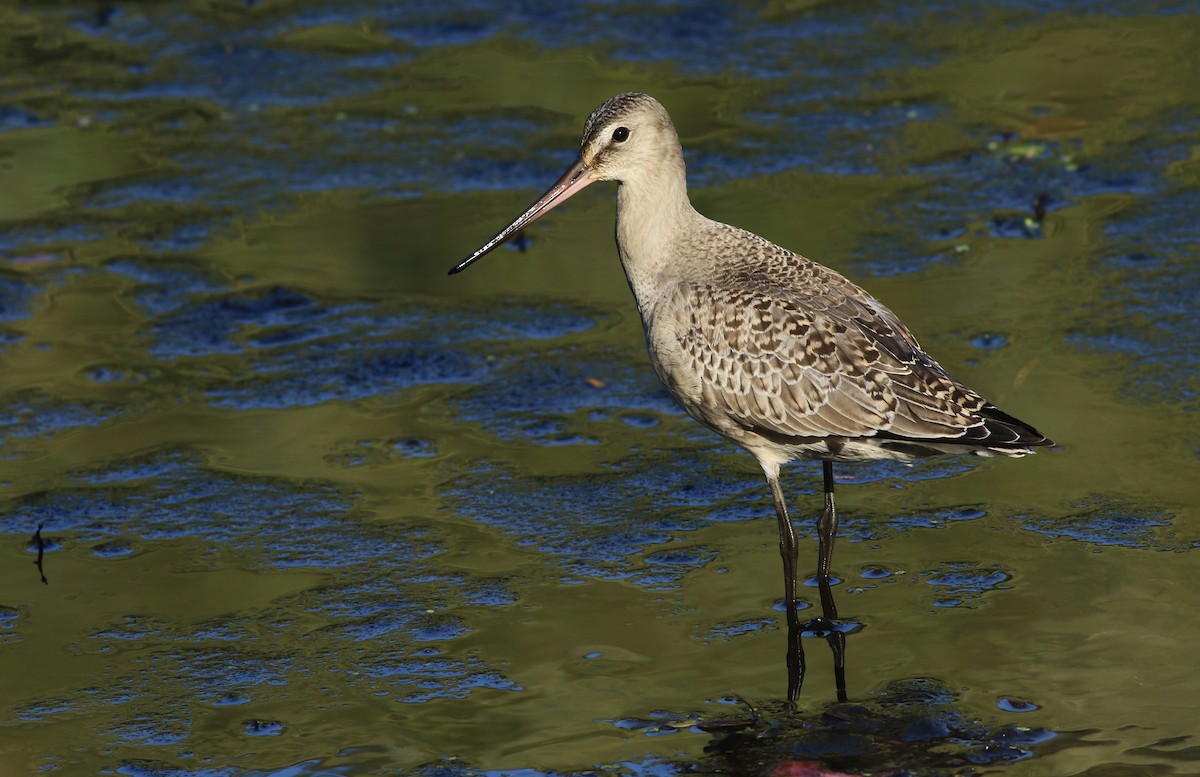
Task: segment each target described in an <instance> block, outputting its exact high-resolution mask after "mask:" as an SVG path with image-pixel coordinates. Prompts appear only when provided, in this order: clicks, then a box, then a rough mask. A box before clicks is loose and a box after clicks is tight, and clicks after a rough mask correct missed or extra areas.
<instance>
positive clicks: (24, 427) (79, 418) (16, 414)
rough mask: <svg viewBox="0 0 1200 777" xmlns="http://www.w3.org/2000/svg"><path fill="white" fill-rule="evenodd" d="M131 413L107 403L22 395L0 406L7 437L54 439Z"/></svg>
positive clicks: (0, 425)
mask: <svg viewBox="0 0 1200 777" xmlns="http://www.w3.org/2000/svg"><path fill="white" fill-rule="evenodd" d="M129 412H130V409H129V408H128V407H122V406H119V405H115V404H110V403H105V402H97V401H94V400H87V401H81V402H72V401H67V400H63V399H59V398H57V397H52V396H50V395H48V394H43V393H35V392H22V393H20V394H18V395H16V396H15V397H13V398H12V399H11V400H10V401H9V403H8V404H7V405H6V406H3V407H0V429H4V437H5V438H14V437H17V438H19V437H37V436H43V437H52V436H54V435H56V434H59V433H62V432H65V431H69V430H72V429H78V428H81V427H96V426H103V425H105V424H106V423H108V422H109V421H112V420H114V419H117V418H120V417H122V416H123V415H125V414H127V413H129Z"/></svg>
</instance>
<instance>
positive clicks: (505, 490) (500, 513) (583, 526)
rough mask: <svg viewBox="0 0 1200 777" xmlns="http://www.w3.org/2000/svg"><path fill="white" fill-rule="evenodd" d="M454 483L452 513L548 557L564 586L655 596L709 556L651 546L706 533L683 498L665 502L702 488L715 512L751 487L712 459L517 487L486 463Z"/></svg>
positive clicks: (632, 466) (523, 481)
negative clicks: (607, 585)
mask: <svg viewBox="0 0 1200 777" xmlns="http://www.w3.org/2000/svg"><path fill="white" fill-rule="evenodd" d="M453 482H454V488H453V490H450V491H448V492H446V494H447V496H449V497H452V498H453V500H454V510H455V511H456V512H457V513H459V514H461V515H465V516H467V517H469V518H471V519H473V520H476V521H479V522H480V523H483V524H486V525H488V526H496V527H498V528H500V529H502V530H503V531H504V532H505V533H507V534H508V535H510V536H511V537H512V538H513V541H514V543H515V544H516V545H518V546H521V547H532V548H536V549H537V550H538V551H539V552H542V553H545V554H547V555H548V556H550V557H551V558H552V559H554V560H555V561H556V562H557V563H558V564H559V565H560V568H561V569H562V571H563V574H564V575H565V576H566V577H567V578H568V579H570V578H574V577H593V578H600V579H605V580H625V581H628V582H632V583H635V584H638V585H643V586H646V587H649V588H654V589H658V588H667V587H674V586H676V585H678V583H679V581H680V579H681V578H682V577H683V576H684V575H685V574H686V573H687V572H689V571H691V570H693V569H697V568H701V567H703V566H705V565H707V564H708V563H710V562H711V561H712V559H713V558H715V557H716V554H715V552H714V551H712V550H709V549H706V548H697V547H695V546H688V547H686V548H685V547H679V548H676V547H666V548H660V547H658V546H661V545H669V544H670V543H674V542H676V541H678V540H679V539H680V537H679V535H680V534H683V533H685V532H687V531H691V530H693V529H695V528H699V527H700V526H703V525H704V521H703V520H702V519H700V518H694V517H692V516H694V515H695V514H696V510H695V507H694V506H693V504H692V503H691V501H690V500H689V499H683V500H672V494H674V493H678V492H679V491H680V490H681V489H683V490H686V489H687V488H688V487H689V486H695V487H697V488H703V489H704V490H705V491H706V493H708V494H710V495H712V497H713V498H714V499H716V500H718V503H717V504H718V506H719V504H720V502H721V501H728V500H741V499H742V498H743V497H744V495H745V492H746V490H747V488H749V487H757V486H758V483H757V482H756V481H751V482H749V483H747V482H745V480H744V479H743V478H740V477H738V475H737V473H736V472H735V473H732V474H731V473H729V472H728V468H726V467H723V466H721V461H720V457H709V458H707V459H704V460H702V461H695V460H691V461H685V460H679V459H676V460H674V461H673V462H672V463H670V464H668V463H666V462H655V463H654V465H653V466H649V465H648V464H647V463H646V461H645V460H644V459H643V458H641V457H638V456H635V457H633V458H632V459H630V460H627V461H625V462H624V463H623V467H622V469H621V470H619V471H614V472H613V473H611V474H607V475H604V476H584V477H579V476H563V477H546V478H537V477H533V478H531V477H520V478H518V477H517V476H515V475H514V474H512V473H511V472H509V471H508V470H506V469H502V468H500V467H499V466H497V465H494V464H484V465H481V466H480V467H478V468H477V469H475V470H473V471H471V472H469V473H465V474H463V475H460V476H458V477H457V478H455V480H454V481H453ZM764 490H765V489H764ZM712 506H713V505H712V504H711V503H710V505H709V508H710V509H711V507H712ZM747 517H750V516H747Z"/></svg>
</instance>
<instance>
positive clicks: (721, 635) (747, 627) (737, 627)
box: [705, 618, 779, 642]
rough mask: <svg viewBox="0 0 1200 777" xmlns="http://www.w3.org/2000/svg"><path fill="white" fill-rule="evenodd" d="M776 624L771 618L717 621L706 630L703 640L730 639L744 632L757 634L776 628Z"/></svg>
mask: <svg viewBox="0 0 1200 777" xmlns="http://www.w3.org/2000/svg"><path fill="white" fill-rule="evenodd" d="M778 625H779V624H778V623H777V622H776V621H775V620H774V619H773V618H747V619H745V620H739V621H732V622H730V623H718V624H716V625H715V626H713V627H712V628H710V629H709V630H708V633H707V634H706V636H705V642H712V641H713V640H730V639H734V638H735V637H740V636H742V635H745V634H757V633H759V632H762V631H769V630H771V629H775V628H778Z"/></svg>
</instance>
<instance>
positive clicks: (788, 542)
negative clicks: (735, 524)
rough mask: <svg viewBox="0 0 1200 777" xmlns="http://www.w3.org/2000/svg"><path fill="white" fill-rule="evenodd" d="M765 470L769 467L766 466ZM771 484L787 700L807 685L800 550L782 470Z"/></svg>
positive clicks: (770, 476) (769, 479) (770, 475)
mask: <svg viewBox="0 0 1200 777" xmlns="http://www.w3.org/2000/svg"><path fill="white" fill-rule="evenodd" d="M764 469H765V467H764ZM767 483H768V484H769V485H770V486H771V497H772V498H773V499H774V500H775V517H776V518H777V519H778V522H779V555H780V557H781V558H782V559H783V597H784V598H783V601H784V604H785V605H786V607H787V640H788V649H787V668H788V684H787V699H788V701H790V702H792V701H796V699H798V698H800V687H801V686H802V685H803V684H804V646H803V645H802V644H801V628H800V616H799V614H797V612H796V564H797V557H798V550H797V548H796V533H795V531H794V530H793V529H792V521H791V519H789V518H788V512H787V504H786V503H785V502H784V499H783V489H781V488H780V487H779V472H778V469H776V471H775V472H770V471H767Z"/></svg>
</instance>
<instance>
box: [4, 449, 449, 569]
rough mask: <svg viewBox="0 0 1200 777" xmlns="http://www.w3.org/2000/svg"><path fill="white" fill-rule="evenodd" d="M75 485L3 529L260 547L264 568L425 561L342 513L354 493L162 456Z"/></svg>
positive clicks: (29, 505) (24, 510) (82, 477)
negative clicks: (240, 474) (41, 529)
mask: <svg viewBox="0 0 1200 777" xmlns="http://www.w3.org/2000/svg"><path fill="white" fill-rule="evenodd" d="M74 479H75V481H76V482H77V483H79V484H80V485H78V486H74V487H68V488H63V489H58V490H52V491H46V492H42V493H39V494H36V495H31V496H28V497H25V498H22V499H20V500H17V502H15V503H14V504H13V505H12V507H11V508H10V509H9V510H8V511H6V513H5V514H4V515H3V517H2V518H0V531H5V532H13V533H17V532H24V531H25V530H26V528H27V527H30V526H36V525H37V524H39V523H44V524H45V526H46V529H47V530H48V531H49V530H53V531H55V532H64V531H68V530H74V531H77V532H79V533H81V535H82V537H83V538H84V539H86V540H90V541H94V542H105V541H113V540H117V539H121V538H124V541H127V542H128V541H130V539H129V538H134V537H137V538H141V539H143V540H164V539H179V538H189V537H190V538H198V539H202V540H204V541H207V542H215V543H221V544H223V545H226V546H227V547H228V548H229V549H230V551H231V552H232V551H233V550H235V549H236V548H237V547H238V546H239V545H241V544H244V543H246V542H253V543H255V545H256V553H261V554H262V557H263V558H264V559H265V561H266V563H267V564H268V565H274V566H279V567H295V566H314V567H322V568H338V567H342V566H346V565H351V564H358V563H364V562H367V561H370V560H374V559H380V558H388V559H390V560H391V561H392V562H393V563H396V562H398V561H399V560H402V559H406V558H408V559H412V558H414V557H423V556H425V555H427V554H428V553H429V552H431V550H430V548H429V547H428V545H427V544H426V543H424V542H422V541H420V540H417V539H413V538H403V537H400V536H398V535H393V536H390V537H384V536H380V533H379V532H378V531H375V530H372V529H369V528H368V527H365V526H363V525H362V524H360V523H359V522H357V521H353V520H350V519H349V518H348V513H349V511H350V509H351V506H352V504H353V500H352V496H351V495H347V494H344V493H342V492H340V491H338V490H336V489H334V488H332V487H331V486H328V485H321V484H317V483H312V482H306V483H305V484H304V485H303V486H302V487H301V486H299V485H297V484H292V483H289V482H287V481H283V480H273V479H269V478H248V477H238V476H234V475H230V474H227V473H222V472H219V471H216V470H210V469H206V468H204V467H203V466H201V465H200V464H199V463H198V462H197V461H196V459H195V458H194V457H192V456H190V455H188V454H183V453H163V454H158V455H156V456H149V457H145V458H141V459H137V460H134V461H128V462H118V463H116V464H114V465H113V466H112V467H102V468H98V469H96V470H92V471H86V472H79V473H76V474H75V478H74Z"/></svg>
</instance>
